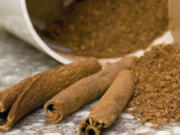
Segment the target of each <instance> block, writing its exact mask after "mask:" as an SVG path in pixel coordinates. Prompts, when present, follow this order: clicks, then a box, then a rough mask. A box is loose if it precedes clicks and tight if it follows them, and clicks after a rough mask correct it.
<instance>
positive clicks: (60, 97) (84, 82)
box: [44, 57, 134, 124]
mask: <svg viewBox="0 0 180 135" xmlns="http://www.w3.org/2000/svg"><path fill="white" fill-rule="evenodd" d="M133 59H134V57H127V58H124V59H123V60H121V61H118V62H116V63H113V64H110V65H108V66H107V67H105V69H103V70H102V71H100V72H98V73H96V74H93V75H91V76H88V77H86V78H83V79H81V80H79V81H78V82H76V83H74V84H73V85H71V86H70V87H68V88H66V89H64V90H63V91H61V92H59V93H58V94H57V95H55V96H54V97H53V98H52V99H50V100H49V101H48V102H46V104H45V105H44V110H45V113H46V116H45V118H46V121H47V122H48V123H54V124H55V123H59V122H60V121H61V120H63V119H64V118H66V117H67V116H68V115H70V114H71V113H73V112H75V111H77V110H78V109H79V108H81V107H82V106H84V105H86V104H88V103H90V102H92V101H94V100H95V99H97V98H98V97H100V96H102V95H103V94H104V93H105V92H106V90H107V89H108V87H109V86H110V85H111V83H112V82H113V80H114V79H115V77H116V76H117V74H118V73H119V72H120V71H121V70H124V69H127V68H129V67H130V65H131V62H132V60H133Z"/></svg>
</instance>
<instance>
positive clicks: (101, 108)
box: [78, 70, 134, 135]
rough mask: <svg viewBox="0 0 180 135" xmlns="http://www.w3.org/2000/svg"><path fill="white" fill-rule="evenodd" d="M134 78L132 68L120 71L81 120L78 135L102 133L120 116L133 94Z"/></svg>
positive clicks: (98, 134) (97, 134)
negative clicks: (86, 115) (85, 117)
mask: <svg viewBox="0 0 180 135" xmlns="http://www.w3.org/2000/svg"><path fill="white" fill-rule="evenodd" d="M133 87H134V80H133V76H132V75H131V72H130V70H124V71H122V72H120V73H119V74H118V76H117V78H116V79H115V80H114V82H113V83H112V85H111V86H110V88H109V89H108V90H107V92H106V93H105V94H104V96H103V97H102V98H101V99H100V101H99V103H98V104H97V105H96V106H95V108H93V110H92V111H91V113H90V115H89V116H88V118H87V119H85V120H84V121H82V122H81V124H80V126H79V130H78V135H100V134H101V133H102V130H103V129H104V128H108V127H110V126H111V125H112V124H113V122H114V121H115V120H116V119H117V118H118V117H119V115H120V114H121V112H122V110H123V109H124V107H125V106H126V104H127V103H128V101H129V99H130V97H131V96H132V94H133Z"/></svg>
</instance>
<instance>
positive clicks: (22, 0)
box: [0, 0, 180, 64]
mask: <svg viewBox="0 0 180 135" xmlns="http://www.w3.org/2000/svg"><path fill="white" fill-rule="evenodd" d="M73 1H74V0H1V1H0V26H2V27H4V28H5V29H6V30H8V31H9V32H11V33H12V34H14V35H16V36H18V37H19V38H21V39H22V40H24V41H26V42H28V43H29V45H32V46H34V47H36V48H38V49H40V50H41V51H43V52H45V53H47V54H48V55H50V56H51V57H52V58H54V59H56V60H57V61H59V62H61V63H63V64H68V63H71V62H72V61H73V60H74V59H73V58H71V57H69V56H66V55H64V54H63V53H62V54H61V53H59V52H58V53H57V52H56V51H55V49H54V48H53V47H52V46H51V45H50V44H48V43H47V42H46V41H45V40H43V39H42V38H41V37H40V35H39V34H38V32H37V29H36V28H39V29H41V28H42V29H43V27H44V26H45V25H46V23H48V22H49V21H51V20H54V19H55V18H56V17H57V16H59V14H61V12H60V10H61V8H62V7H63V6H67V5H69V4H71V3H72V2H73ZM168 5H169V17H170V29H171V31H172V35H173V36H174V39H175V41H176V42H177V43H179V44H180V38H179V36H180V14H179V12H180V8H179V6H178V5H180V1H179V0H169V2H168Z"/></svg>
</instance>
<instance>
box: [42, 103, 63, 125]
mask: <svg viewBox="0 0 180 135" xmlns="http://www.w3.org/2000/svg"><path fill="white" fill-rule="evenodd" d="M44 109H45V112H46V117H45V118H46V120H48V122H49V123H51V124H57V123H59V121H61V120H62V119H63V117H64V116H63V114H64V113H63V108H62V106H61V104H58V103H56V102H54V101H50V102H48V103H46V104H45V105H44Z"/></svg>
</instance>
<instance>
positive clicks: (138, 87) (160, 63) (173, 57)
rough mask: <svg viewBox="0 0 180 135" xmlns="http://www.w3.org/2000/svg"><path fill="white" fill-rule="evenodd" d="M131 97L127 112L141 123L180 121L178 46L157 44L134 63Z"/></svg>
mask: <svg viewBox="0 0 180 135" xmlns="http://www.w3.org/2000/svg"><path fill="white" fill-rule="evenodd" d="M131 69H132V73H133V76H134V79H135V90H134V95H133V97H132V99H131V101H130V103H129V107H130V108H132V109H130V110H129V112H130V113H131V114H132V115H134V116H135V117H136V118H140V120H141V122H142V123H145V122H150V123H153V124H155V125H154V126H155V127H157V126H158V125H163V124H167V123H168V122H176V121H179V120H180V46H178V45H159V46H156V47H153V48H152V49H151V50H150V51H149V52H146V53H145V54H144V56H142V57H140V58H137V59H135V60H134V62H133V64H132V68H131Z"/></svg>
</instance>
